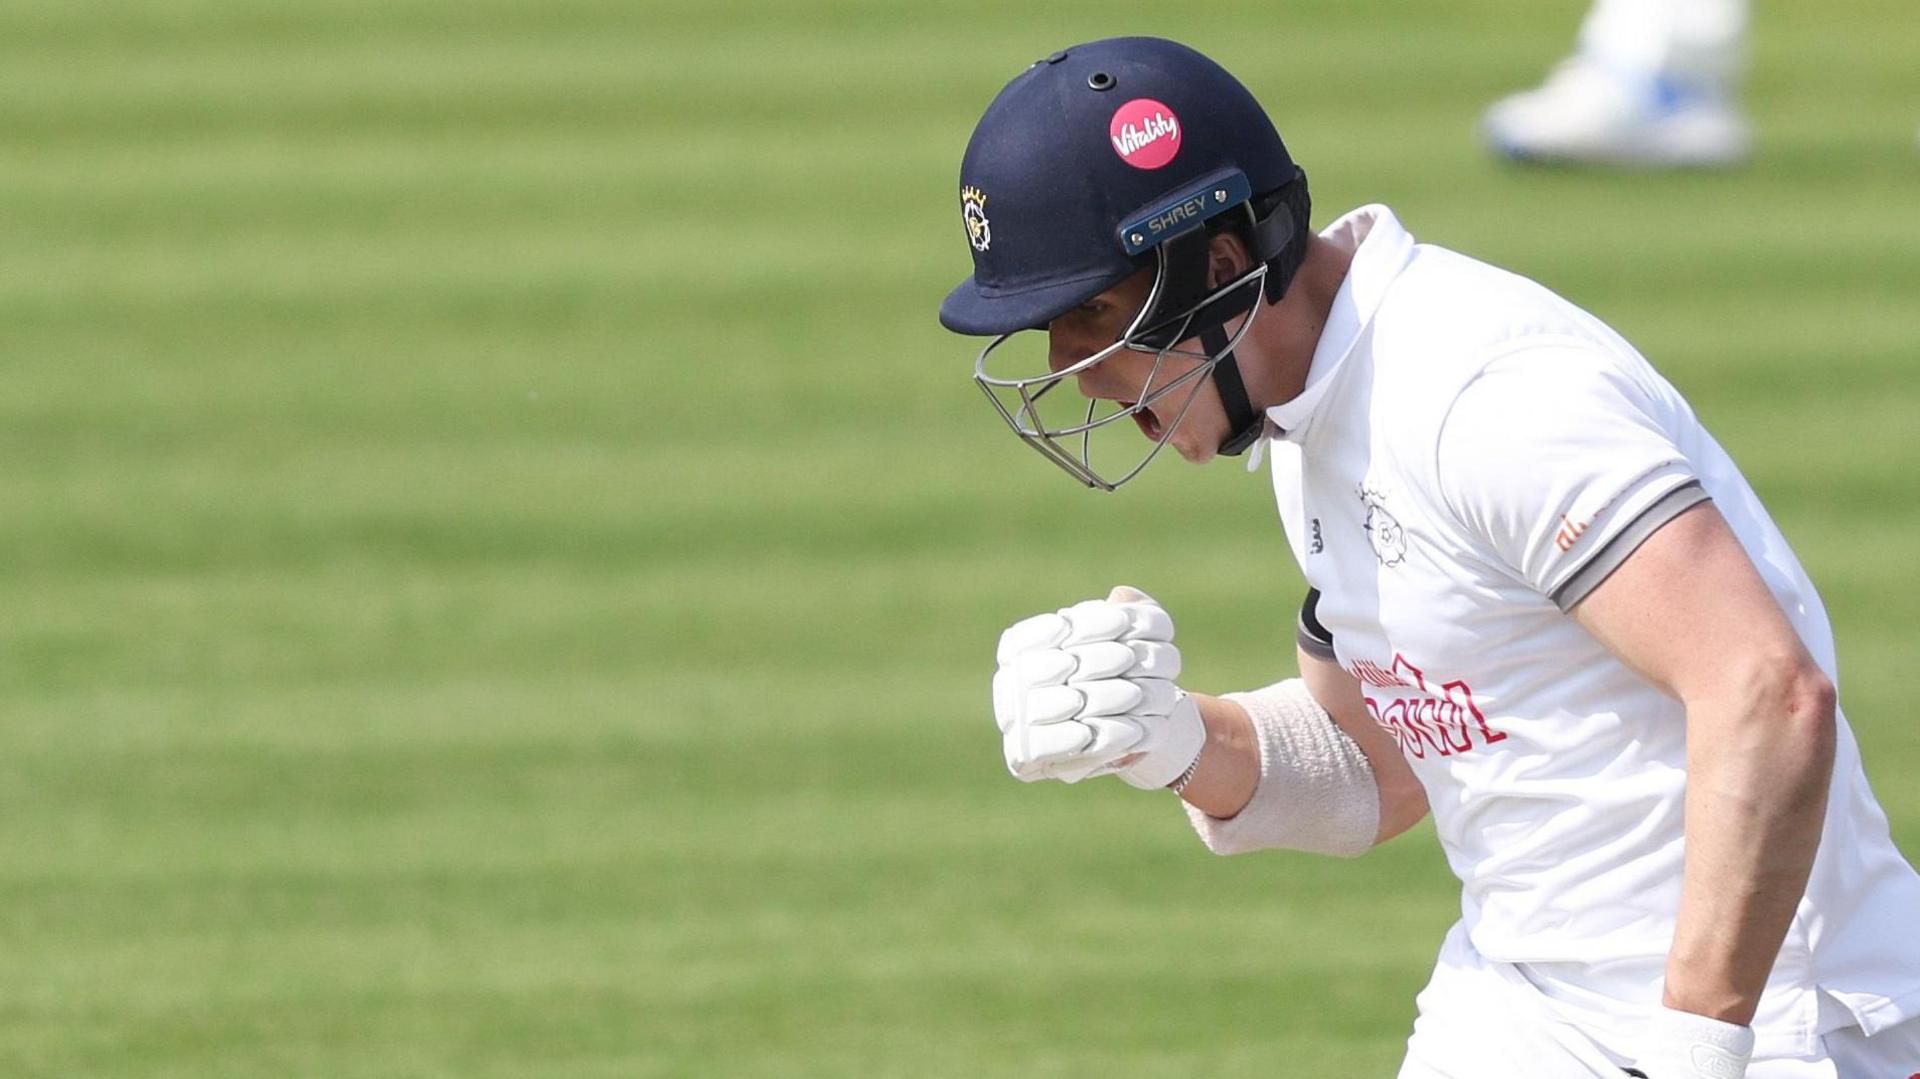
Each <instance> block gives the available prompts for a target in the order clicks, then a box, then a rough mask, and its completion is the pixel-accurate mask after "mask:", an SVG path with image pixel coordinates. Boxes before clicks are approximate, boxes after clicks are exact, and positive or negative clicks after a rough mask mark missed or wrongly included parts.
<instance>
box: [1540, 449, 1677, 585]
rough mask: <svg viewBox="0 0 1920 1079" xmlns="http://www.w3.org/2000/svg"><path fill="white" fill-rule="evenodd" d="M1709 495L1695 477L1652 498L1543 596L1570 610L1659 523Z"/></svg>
mask: <svg viewBox="0 0 1920 1079" xmlns="http://www.w3.org/2000/svg"><path fill="white" fill-rule="evenodd" d="M1711 498H1712V496H1711V495H1709V494H1707V492H1706V489H1705V488H1704V487H1701V486H1700V481H1699V480H1688V481H1687V482H1685V483H1683V484H1681V485H1680V486H1678V487H1675V488H1674V489H1673V490H1671V491H1668V492H1667V493H1666V494H1664V495H1661V496H1660V497H1659V498H1658V499H1656V500H1655V501H1654V503H1653V505H1651V506H1648V507H1647V508H1646V509H1644V510H1641V511H1640V515H1639V516H1638V517H1635V518H1634V519H1633V520H1631V521H1629V522H1627V524H1626V526H1625V527H1623V528H1621V529H1620V530H1619V531H1618V532H1615V533H1614V534H1613V538H1612V539H1610V540H1608V541H1607V542H1606V544H1605V545H1604V546H1602V547H1601V548H1600V549H1599V550H1598V551H1595V552H1594V553H1593V555H1592V557H1590V558H1588V559H1587V561H1586V564H1585V565H1583V566H1581V567H1580V568H1579V569H1576V570H1574V571H1573V575H1572V576H1570V577H1568V578H1567V579H1566V580H1565V581H1563V582H1561V584H1560V587H1558V588H1556V589H1554V590H1553V591H1552V592H1550V593H1548V594H1547V598H1548V599H1550V600H1552V601H1553V602H1554V605H1555V606H1557V607H1559V608H1560V609H1561V610H1563V611H1571V610H1573V608H1574V607H1575V606H1576V605H1577V604H1578V603H1579V602H1580V601H1581V600H1583V599H1586V598H1587V596H1588V595H1589V594H1591V593H1592V592H1593V590H1594V589H1596V588H1598V587H1600V582H1601V581H1604V580H1606V579H1607V578H1608V577H1610V576H1612V574H1613V571H1614V570H1617V569H1619V568H1620V566H1621V564H1622V563H1624V562H1626V560H1627V556H1628V555H1631V554H1632V553H1633V552H1635V551H1637V550H1639V549H1640V545H1641V544H1643V543H1645V542H1647V537H1649V536H1651V535H1653V534H1654V533H1655V532H1658V531H1660V528H1661V526H1663V525H1665V524H1666V523H1667V522H1668V521H1671V520H1673V519H1674V518H1675V517H1678V516H1680V514H1681V513H1683V512H1685V511H1687V510H1690V509H1692V508H1693V507H1695V506H1697V505H1699V504H1700V503H1702V502H1706V501H1709V500H1710V499H1711Z"/></svg>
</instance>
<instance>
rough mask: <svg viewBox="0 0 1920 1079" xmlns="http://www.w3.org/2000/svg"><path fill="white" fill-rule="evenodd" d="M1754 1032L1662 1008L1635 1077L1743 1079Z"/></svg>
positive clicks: (1649, 1031)
mask: <svg viewBox="0 0 1920 1079" xmlns="http://www.w3.org/2000/svg"><path fill="white" fill-rule="evenodd" d="M1752 1059H1753V1028H1752V1027H1743V1026H1736V1025H1735V1024H1733V1023H1723V1022H1721V1021H1720V1020H1718V1019H1709V1018H1707V1017H1706V1016H1704V1015H1695V1014H1693V1013H1692V1012H1682V1011H1675V1010H1674V1009H1672V1008H1661V1009H1660V1010H1658V1011H1656V1012H1654V1013H1653V1016H1652V1019H1651V1021H1650V1022H1648V1024H1647V1030H1646V1033H1645V1035H1643V1037H1642V1039H1641V1050H1640V1059H1639V1060H1637V1061H1635V1062H1634V1065H1633V1074H1638V1075H1642V1076H1645V1077H1646V1079H1744V1077H1745V1075H1746V1074H1747V1063H1748V1062H1749V1061H1750V1060H1752Z"/></svg>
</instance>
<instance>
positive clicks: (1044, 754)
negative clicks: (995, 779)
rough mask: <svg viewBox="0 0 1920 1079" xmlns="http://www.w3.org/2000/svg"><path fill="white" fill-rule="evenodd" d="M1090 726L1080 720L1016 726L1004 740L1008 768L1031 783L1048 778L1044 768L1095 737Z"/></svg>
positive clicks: (1021, 778) (1071, 753)
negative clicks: (1077, 721) (1079, 721)
mask: <svg viewBox="0 0 1920 1079" xmlns="http://www.w3.org/2000/svg"><path fill="white" fill-rule="evenodd" d="M1093 736H1094V734H1093V731H1092V729H1091V728H1089V727H1087V726H1086V725H1084V724H1080V723H1045V724H1041V725H1039V726H1023V727H1016V728H1014V729H1013V730H1011V731H1009V732H1007V735H1006V737H1005V738H1003V739H1002V740H1001V742H1002V744H1001V749H1002V750H1003V751H1004V752H1005V755H1006V758H1007V771H1009V772H1012V773H1013V775H1014V777H1015V778H1017V779H1020V780H1023V781H1025V782H1028V783H1031V782H1033V781H1034V780H1036V779H1045V778H1047V776H1046V775H1045V774H1044V768H1045V766H1046V765H1048V764H1052V763H1055V762H1058V761H1060V760H1062V759H1065V758H1067V757H1071V756H1073V755H1074V754H1076V753H1077V752H1078V751H1079V750H1080V749H1081V748H1082V747H1084V746H1086V745H1087V743H1089V742H1091V741H1092V740H1093Z"/></svg>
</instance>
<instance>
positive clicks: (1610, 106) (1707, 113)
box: [1481, 56, 1752, 168]
mask: <svg viewBox="0 0 1920 1079" xmlns="http://www.w3.org/2000/svg"><path fill="white" fill-rule="evenodd" d="M1481 132H1482V133H1483V134H1484V135H1485V137H1486V139H1487V141H1488V143H1489V144H1490V145H1491V146H1492V147H1493V149H1494V151H1495V152H1497V153H1499V154H1501V155H1503V156H1505V157H1509V158H1513V159H1515V160H1518V161H1538V162H1566V163H1591V164H1609V165H1638V166H1644V167H1651V168H1715V167H1723V166H1728V165H1735V164H1738V163H1740V162H1741V161H1743V160H1745V159H1746V156H1747V153H1748V151H1749V150H1750V148H1751V141H1752V139H1751V135H1750V133H1749V131H1748V128H1747V121H1746V118H1745V117H1744V116H1743V115H1742V114H1741V111H1740V108H1739V106H1738V105H1737V104H1736V103H1735V101H1734V95H1733V93H1732V90H1731V88H1729V87H1726V86H1724V85H1721V84H1718V83H1715V82H1711V81H1706V80H1701V81H1695V82H1691V83H1688V82H1683V81H1681V80H1679V79H1675V78H1668V77H1651V76H1643V75H1623V74H1619V73H1616V72H1613V71H1609V70H1607V69H1605V68H1604V67H1602V66H1601V65H1599V64H1597V63H1595V62H1593V61H1591V60H1589V59H1586V58H1584V57H1580V56H1575V57H1573V58H1571V59H1568V60H1565V61H1563V62H1562V63H1561V64H1560V66H1559V67H1557V68H1555V69H1554V72H1553V74H1552V75H1551V76H1549V77H1548V79H1547V81H1546V82H1545V83H1544V84H1542V85H1541V86H1540V87H1539V88H1538V89H1535V90H1528V91H1526V92H1524V93H1519V94H1514V95H1513V96H1511V97H1508V98H1505V99H1503V100H1501V101H1499V102H1496V103H1495V104H1494V105H1493V107H1492V108H1490V109H1488V110H1487V114H1486V117H1485V118H1484V119H1483V120H1482V121H1481Z"/></svg>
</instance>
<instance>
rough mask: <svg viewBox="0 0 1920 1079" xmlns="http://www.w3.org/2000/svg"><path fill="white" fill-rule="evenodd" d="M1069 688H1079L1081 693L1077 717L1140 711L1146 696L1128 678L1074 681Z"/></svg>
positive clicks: (1118, 714) (1083, 717)
mask: <svg viewBox="0 0 1920 1079" xmlns="http://www.w3.org/2000/svg"><path fill="white" fill-rule="evenodd" d="M1067 688H1069V689H1075V690H1079V691H1080V694H1081V698H1082V699H1081V703H1080V713H1079V715H1077V716H1075V717H1074V718H1076V719H1086V718H1087V717H1088V716H1123V715H1127V714H1129V713H1132V712H1135V711H1138V710H1139V705H1140V702H1141V701H1142V700H1143V699H1145V697H1146V694H1144V693H1143V692H1141V690H1140V687H1139V685H1137V684H1135V683H1134V682H1133V681H1131V680H1130V679H1126V678H1109V679H1106V680H1105V681H1100V682H1073V683H1071V684H1070V685H1069V686H1068V687H1067Z"/></svg>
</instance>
